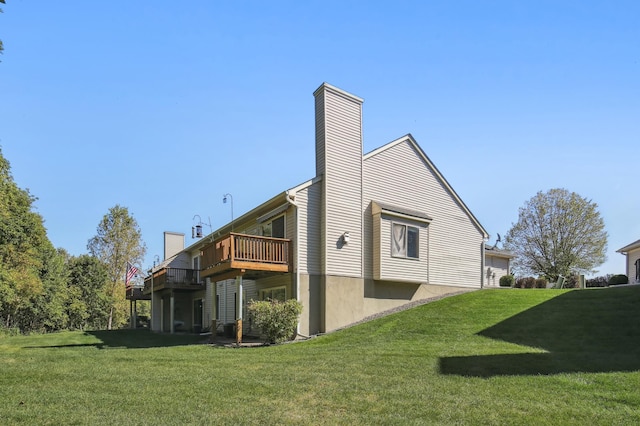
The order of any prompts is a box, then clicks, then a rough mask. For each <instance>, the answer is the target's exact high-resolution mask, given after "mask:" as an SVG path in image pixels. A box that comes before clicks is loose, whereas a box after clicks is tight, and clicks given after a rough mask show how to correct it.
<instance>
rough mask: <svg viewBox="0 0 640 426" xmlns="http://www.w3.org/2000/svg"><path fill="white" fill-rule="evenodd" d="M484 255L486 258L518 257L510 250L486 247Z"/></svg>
mask: <svg viewBox="0 0 640 426" xmlns="http://www.w3.org/2000/svg"><path fill="white" fill-rule="evenodd" d="M484 253H485V256H494V257H502V258H504V259H513V258H514V257H516V255H515V254H514V253H513V252H511V251H509V250H504V249H499V248H497V247H496V246H486V247H485V248H484Z"/></svg>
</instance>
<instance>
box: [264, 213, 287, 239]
mask: <svg viewBox="0 0 640 426" xmlns="http://www.w3.org/2000/svg"><path fill="white" fill-rule="evenodd" d="M262 236H263V237H273V238H284V215H282V216H280V217H277V218H275V219H273V220H272V221H271V222H267V223H265V224H263V225H262Z"/></svg>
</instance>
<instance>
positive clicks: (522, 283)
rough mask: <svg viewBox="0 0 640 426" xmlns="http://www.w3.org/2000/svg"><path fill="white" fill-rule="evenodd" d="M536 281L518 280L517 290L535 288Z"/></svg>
mask: <svg viewBox="0 0 640 426" xmlns="http://www.w3.org/2000/svg"><path fill="white" fill-rule="evenodd" d="M535 285H536V279H535V278H533V277H524V278H518V279H517V280H516V288H534V287H535Z"/></svg>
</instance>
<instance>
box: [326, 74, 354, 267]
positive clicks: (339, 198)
mask: <svg viewBox="0 0 640 426" xmlns="http://www.w3.org/2000/svg"><path fill="white" fill-rule="evenodd" d="M320 97H323V98H324V99H323V100H322V101H318V100H317V98H320ZM316 106H317V107H319V108H318V109H317V110H316V126H317V128H318V129H319V130H317V133H316V137H317V138H318V139H317V140H316V154H317V158H316V161H317V163H316V164H317V165H316V169H317V171H318V174H322V176H323V179H322V183H323V185H324V198H323V213H322V218H323V221H322V226H323V229H324V232H323V234H322V236H323V238H324V241H323V245H324V256H323V259H324V261H323V263H324V265H323V269H324V271H323V272H324V273H326V274H328V275H339V276H348V277H361V276H362V210H361V200H362V126H361V120H362V114H361V111H362V101H361V100H360V99H358V98H355V97H353V96H352V95H348V94H346V93H344V92H341V91H338V90H336V89H333V88H331V87H330V86H327V85H323V86H321V88H320V89H319V90H318V91H317V92H316ZM323 166H324V169H323ZM344 232H349V233H350V236H351V239H350V241H349V244H347V245H342V244H341V242H340V239H341V236H342V234H343V233H344Z"/></svg>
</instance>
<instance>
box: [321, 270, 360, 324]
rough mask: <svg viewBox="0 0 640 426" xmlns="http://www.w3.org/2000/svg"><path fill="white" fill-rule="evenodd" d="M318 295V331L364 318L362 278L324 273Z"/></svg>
mask: <svg viewBox="0 0 640 426" xmlns="http://www.w3.org/2000/svg"><path fill="white" fill-rule="evenodd" d="M320 296H321V306H322V307H321V319H320V320H321V326H320V331H322V332H328V331H332V330H335V329H337V328H340V327H343V326H345V325H348V324H351V323H354V322H356V321H358V320H361V319H362V318H364V317H363V315H362V313H363V307H364V279H362V278H353V277H340V276H334V275H326V276H324V277H322V284H321V294H320Z"/></svg>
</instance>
